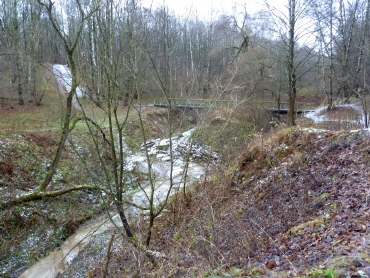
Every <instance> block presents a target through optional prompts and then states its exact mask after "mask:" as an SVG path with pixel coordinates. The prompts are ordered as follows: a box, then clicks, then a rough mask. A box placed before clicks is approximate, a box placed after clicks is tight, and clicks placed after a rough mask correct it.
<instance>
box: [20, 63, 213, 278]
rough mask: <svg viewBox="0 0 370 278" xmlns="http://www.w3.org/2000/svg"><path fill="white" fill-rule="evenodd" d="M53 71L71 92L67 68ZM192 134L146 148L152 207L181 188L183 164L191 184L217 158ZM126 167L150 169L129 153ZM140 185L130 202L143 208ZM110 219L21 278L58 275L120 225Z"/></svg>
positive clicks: (143, 192)
mask: <svg viewBox="0 0 370 278" xmlns="http://www.w3.org/2000/svg"><path fill="white" fill-rule="evenodd" d="M53 71H54V74H55V75H56V77H57V80H58V82H59V84H60V86H61V87H62V88H63V89H65V90H67V91H68V90H70V83H71V77H70V73H69V69H68V68H67V67H66V66H64V65H54V66H53ZM82 95H83V92H82V91H81V90H78V91H77V97H80V96H82ZM77 105H78V103H77ZM193 131H194V129H193V130H189V131H187V132H184V133H183V134H182V135H180V136H178V137H176V138H172V141H171V144H170V142H169V140H168V139H155V140H152V141H151V142H148V144H149V146H148V144H147V145H146V146H147V148H148V153H149V155H150V157H151V162H152V164H151V171H152V175H153V177H155V183H154V204H156V205H157V204H159V203H160V202H162V201H163V200H164V199H165V197H166V195H167V194H168V191H169V190H170V189H171V188H172V191H171V192H170V194H174V193H175V192H177V191H178V190H180V188H181V187H182V186H184V181H183V178H184V175H183V174H184V169H185V167H186V165H188V167H187V169H188V170H187V175H186V176H187V177H186V181H187V183H190V182H192V181H199V180H201V179H202V178H203V177H204V175H205V172H206V167H205V165H203V163H201V162H199V161H202V159H203V158H204V157H206V158H208V159H211V160H212V159H213V160H214V159H217V154H215V153H214V152H212V151H211V150H209V148H207V147H205V146H199V145H198V146H195V145H191V144H190V142H191V139H190V135H191V133H192V132H193ZM170 145H171V151H170ZM190 145H191V147H190ZM189 148H191V158H192V159H191V161H190V162H186V161H187V160H186V159H185V158H184V157H185V156H187V154H188V153H189V152H188V150H189ZM126 165H127V170H128V171H132V172H141V173H148V170H149V169H148V163H147V157H146V155H145V154H144V152H140V153H134V154H129V155H128V157H127V158H126ZM170 169H172V171H171V170H170ZM141 186H142V187H143V188H144V189H143V190H139V191H137V192H135V193H134V194H133V195H132V197H131V202H133V203H135V204H138V205H141V206H145V205H147V204H148V200H147V196H150V195H151V194H150V193H151V191H152V190H153V189H152V188H151V187H150V186H149V184H148V183H147V184H145V183H143V184H141ZM126 213H127V215H128V216H129V217H130V219H132V217H137V215H138V210H137V209H135V208H133V207H128V208H126ZM112 220H113V221H110V220H109V219H103V220H102V219H100V220H96V221H95V222H92V224H89V225H86V226H85V227H84V228H81V229H80V230H78V231H77V232H76V233H75V234H73V235H72V236H70V237H69V238H68V239H67V240H66V241H65V242H64V243H63V245H62V246H61V247H60V248H59V249H57V250H54V251H53V252H51V253H50V254H49V255H48V256H47V257H45V258H43V259H41V260H40V261H39V262H37V263H36V264H35V265H33V266H32V267H30V268H29V269H27V270H26V271H25V272H24V273H23V274H22V275H21V276H20V277H21V278H53V277H55V276H57V274H58V273H63V272H64V271H65V270H66V269H67V268H68V266H69V265H70V264H71V263H72V261H73V259H74V258H76V257H77V256H78V253H79V252H80V251H81V250H82V249H83V248H84V246H86V245H87V244H88V243H89V242H90V241H91V240H92V239H93V237H94V236H97V235H99V234H102V233H103V232H105V231H108V230H111V229H113V228H114V227H115V226H121V225H122V224H121V223H120V220H119V217H118V215H115V216H113V218H112Z"/></svg>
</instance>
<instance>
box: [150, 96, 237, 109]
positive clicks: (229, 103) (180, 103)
mask: <svg viewBox="0 0 370 278" xmlns="http://www.w3.org/2000/svg"><path fill="white" fill-rule="evenodd" d="M237 104H238V102H237V101H235V100H216V99H189V98H186V99H185V98H161V99H156V100H154V106H158V107H180V108H192V109H196V108H212V107H235V106H236V105H237Z"/></svg>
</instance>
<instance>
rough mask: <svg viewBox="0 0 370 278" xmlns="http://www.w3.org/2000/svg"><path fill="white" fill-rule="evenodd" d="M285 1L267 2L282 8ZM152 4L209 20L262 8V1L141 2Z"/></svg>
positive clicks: (176, 0)
mask: <svg viewBox="0 0 370 278" xmlns="http://www.w3.org/2000/svg"><path fill="white" fill-rule="evenodd" d="M286 2H287V0H269V3H270V4H272V5H274V6H276V7H280V8H282V7H284V4H286ZM151 3H153V8H155V7H158V6H161V5H163V4H165V5H166V6H168V7H169V9H170V10H173V11H175V13H176V14H177V15H179V16H185V17H187V16H188V15H189V13H190V12H192V13H193V14H195V13H197V15H198V16H199V17H204V18H205V19H211V18H215V17H217V15H219V14H234V15H236V14H238V13H241V12H244V7H245V9H246V11H247V12H248V13H249V14H253V13H255V12H257V11H258V10H260V9H261V8H262V7H263V6H264V1H263V0H143V5H144V6H149V5H150V4H151Z"/></svg>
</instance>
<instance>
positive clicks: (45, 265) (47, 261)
mask: <svg viewBox="0 0 370 278" xmlns="http://www.w3.org/2000/svg"><path fill="white" fill-rule="evenodd" d="M113 222H114V223H115V224H116V225H117V226H119V225H121V224H120V221H119V218H118V216H114V217H113ZM113 228H114V224H113V223H112V222H111V221H109V220H107V219H104V220H100V221H97V222H95V223H93V224H91V225H88V226H86V227H85V228H82V229H80V230H78V231H77V232H76V233H75V234H74V235H72V236H70V237H69V238H68V239H67V240H66V241H65V242H64V244H63V245H62V246H61V248H60V249H57V250H54V251H53V252H51V253H50V254H49V255H48V256H47V257H45V258H43V259H42V260H40V261H39V262H37V263H36V264H34V265H33V266H32V267H30V268H29V269H27V270H26V271H25V272H24V273H23V274H22V275H21V276H19V277H20V278H52V277H55V276H56V275H57V274H58V273H63V272H64V270H65V269H66V268H67V267H68V265H69V264H70V263H71V262H72V260H73V259H74V258H75V257H76V256H77V255H78V253H79V252H80V250H81V249H82V248H83V247H84V246H86V244H88V243H89V242H90V241H91V239H92V237H93V236H96V235H99V234H101V233H103V232H105V231H107V230H110V229H113Z"/></svg>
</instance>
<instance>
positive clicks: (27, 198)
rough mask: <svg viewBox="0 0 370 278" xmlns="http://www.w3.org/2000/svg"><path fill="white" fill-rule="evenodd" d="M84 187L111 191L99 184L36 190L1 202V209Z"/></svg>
mask: <svg viewBox="0 0 370 278" xmlns="http://www.w3.org/2000/svg"><path fill="white" fill-rule="evenodd" d="M84 189H89V190H97V191H102V192H105V193H107V194H109V192H107V191H106V190H105V189H103V188H101V187H99V186H95V185H87V184H82V185H76V186H73V187H68V188H63V189H59V190H53V191H44V192H42V191H34V192H32V193H30V194H26V195H22V196H20V197H18V198H16V199H13V200H10V201H9V202H2V203H0V209H6V208H10V207H13V206H16V205H20V204H24V203H28V202H31V201H35V200H40V199H42V198H51V197H57V196H61V195H64V194H67V193H69V192H73V191H78V190H84Z"/></svg>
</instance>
